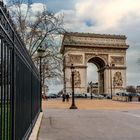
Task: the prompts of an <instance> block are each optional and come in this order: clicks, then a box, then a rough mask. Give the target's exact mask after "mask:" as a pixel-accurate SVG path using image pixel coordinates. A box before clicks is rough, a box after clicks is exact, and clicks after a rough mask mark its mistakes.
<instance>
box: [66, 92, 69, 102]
mask: <svg viewBox="0 0 140 140" xmlns="http://www.w3.org/2000/svg"><path fill="white" fill-rule="evenodd" d="M66 100H67V102H69V94H66Z"/></svg>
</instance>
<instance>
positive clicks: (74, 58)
mask: <svg viewBox="0 0 140 140" xmlns="http://www.w3.org/2000/svg"><path fill="white" fill-rule="evenodd" d="M69 63H71V64H73V63H76V64H82V63H83V56H82V55H72V54H69Z"/></svg>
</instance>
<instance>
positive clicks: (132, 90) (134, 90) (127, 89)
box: [126, 86, 136, 93]
mask: <svg viewBox="0 0 140 140" xmlns="http://www.w3.org/2000/svg"><path fill="white" fill-rule="evenodd" d="M126 91H127V92H132V93H136V88H135V86H127V88H126Z"/></svg>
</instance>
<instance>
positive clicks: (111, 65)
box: [107, 63, 115, 99]
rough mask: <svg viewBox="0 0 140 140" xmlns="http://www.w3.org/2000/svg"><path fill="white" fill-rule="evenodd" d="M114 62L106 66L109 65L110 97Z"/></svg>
mask: <svg viewBox="0 0 140 140" xmlns="http://www.w3.org/2000/svg"><path fill="white" fill-rule="evenodd" d="M114 66H115V64H112V63H111V64H110V65H107V67H110V95H111V99H112V67H114Z"/></svg>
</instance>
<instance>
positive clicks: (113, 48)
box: [61, 33, 129, 94]
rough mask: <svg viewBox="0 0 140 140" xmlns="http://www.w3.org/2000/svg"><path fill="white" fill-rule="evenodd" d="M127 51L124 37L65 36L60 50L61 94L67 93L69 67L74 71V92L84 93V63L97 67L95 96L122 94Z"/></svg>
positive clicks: (87, 34)
mask: <svg viewBox="0 0 140 140" xmlns="http://www.w3.org/2000/svg"><path fill="white" fill-rule="evenodd" d="M128 47H129V46H128V45H127V44H126V36H124V35H106V34H93V33H65V34H64V38H63V42H62V47H61V53H62V54H63V56H64V92H71V69H70V66H71V64H73V65H74V67H75V78H74V79H75V83H74V85H75V92H76V93H85V92H87V63H94V64H95V65H96V66H97V69H98V91H99V93H108V94H110V93H111V92H113V93H115V92H121V91H124V90H125V88H126V50H127V49H128ZM91 76H94V75H92V74H91ZM112 90H113V91H112Z"/></svg>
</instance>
